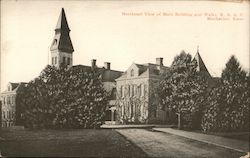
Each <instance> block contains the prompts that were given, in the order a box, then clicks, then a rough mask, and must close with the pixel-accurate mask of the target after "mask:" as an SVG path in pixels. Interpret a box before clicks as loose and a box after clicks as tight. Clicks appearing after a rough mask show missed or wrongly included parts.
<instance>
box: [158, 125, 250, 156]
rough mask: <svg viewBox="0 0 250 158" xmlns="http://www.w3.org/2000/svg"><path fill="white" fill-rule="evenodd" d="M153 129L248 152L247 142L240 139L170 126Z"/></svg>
mask: <svg viewBox="0 0 250 158" xmlns="http://www.w3.org/2000/svg"><path fill="white" fill-rule="evenodd" d="M153 130H155V131H161V132H165V133H170V134H175V135H178V136H182V137H186V138H189V139H194V140H198V141H201V142H204V143H209V144H213V145H217V146H221V147H224V148H228V149H233V150H236V151H239V152H249V142H247V141H240V140H235V139H229V138H224V137H220V136H215V135H208V134H202V133H196V132H189V131H182V130H177V129H172V128H153Z"/></svg>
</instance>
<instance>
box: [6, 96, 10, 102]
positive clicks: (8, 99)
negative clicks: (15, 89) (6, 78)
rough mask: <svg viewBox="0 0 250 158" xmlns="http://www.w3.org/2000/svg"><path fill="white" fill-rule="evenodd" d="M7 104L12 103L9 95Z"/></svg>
mask: <svg viewBox="0 0 250 158" xmlns="http://www.w3.org/2000/svg"><path fill="white" fill-rule="evenodd" d="M7 104H10V97H9V96H7Z"/></svg>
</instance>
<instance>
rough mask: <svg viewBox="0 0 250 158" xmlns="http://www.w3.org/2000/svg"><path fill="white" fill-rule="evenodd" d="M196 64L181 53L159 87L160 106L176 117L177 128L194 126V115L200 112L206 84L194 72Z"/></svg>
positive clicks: (189, 57) (187, 55) (188, 56)
mask: <svg viewBox="0 0 250 158" xmlns="http://www.w3.org/2000/svg"><path fill="white" fill-rule="evenodd" d="M196 66H197V63H196V62H195V61H192V56H191V55H190V54H187V53H185V52H184V51H182V52H181V53H180V55H178V56H176V57H175V58H174V61H173V63H172V65H171V67H170V69H169V71H167V73H166V74H164V76H163V79H162V81H161V82H160V85H159V89H158V92H159V94H158V95H159V97H160V98H161V104H162V105H163V106H164V109H165V110H167V111H172V112H174V113H176V114H177V116H178V127H179V128H181V126H182V123H181V120H183V121H184V123H186V124H188V125H189V126H194V125H193V124H192V123H193V118H194V117H195V116H194V115H195V114H196V113H198V112H199V111H200V108H201V103H202V102H204V98H203V96H204V94H205V89H206V84H205V83H206V82H205V80H204V78H203V77H202V76H200V75H198V73H197V72H196Z"/></svg>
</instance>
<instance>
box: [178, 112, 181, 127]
mask: <svg viewBox="0 0 250 158" xmlns="http://www.w3.org/2000/svg"><path fill="white" fill-rule="evenodd" d="M177 116H178V129H181V114H180V113H177Z"/></svg>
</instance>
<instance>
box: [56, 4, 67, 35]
mask: <svg viewBox="0 0 250 158" xmlns="http://www.w3.org/2000/svg"><path fill="white" fill-rule="evenodd" d="M55 30H63V31H70V29H69V25H68V22H67V19H66V15H65V12H64V8H62V10H61V14H60V16H59V19H58V21H57V24H56V29H55Z"/></svg>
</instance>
